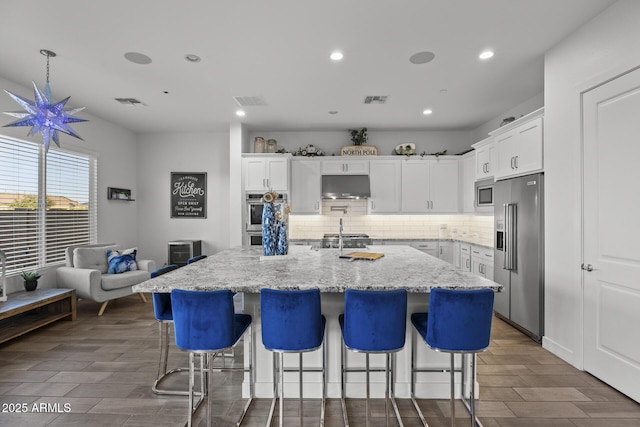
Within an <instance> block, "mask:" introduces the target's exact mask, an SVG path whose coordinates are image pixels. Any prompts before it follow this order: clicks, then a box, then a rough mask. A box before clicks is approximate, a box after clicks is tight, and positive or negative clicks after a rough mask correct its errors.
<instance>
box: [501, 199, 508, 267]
mask: <svg viewBox="0 0 640 427" xmlns="http://www.w3.org/2000/svg"><path fill="white" fill-rule="evenodd" d="M502 207H503V208H504V240H503V248H504V257H503V258H502V269H503V270H507V258H509V249H510V248H509V210H508V208H507V204H506V203H505V204H504V205H502Z"/></svg>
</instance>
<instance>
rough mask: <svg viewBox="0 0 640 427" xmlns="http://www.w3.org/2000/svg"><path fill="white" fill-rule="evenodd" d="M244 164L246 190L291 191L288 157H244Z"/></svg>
mask: <svg viewBox="0 0 640 427" xmlns="http://www.w3.org/2000/svg"><path fill="white" fill-rule="evenodd" d="M242 166H243V169H244V189H245V191H266V190H274V191H278V192H280V193H283V192H287V191H289V158H288V157H282V156H281V155H279V156H278V157H262V156H260V157H253V156H252V157H244V158H243V159H242Z"/></svg>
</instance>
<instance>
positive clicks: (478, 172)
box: [472, 138, 498, 180]
mask: <svg viewBox="0 0 640 427" xmlns="http://www.w3.org/2000/svg"><path fill="white" fill-rule="evenodd" d="M472 147H473V148H474V149H475V153H476V158H475V179H476V180H480V179H486V178H493V176H494V174H495V171H494V169H495V168H496V166H497V162H498V161H497V158H496V150H495V145H494V142H493V138H487V139H483V140H482V141H480V142H476V143H475V144H473V145H472Z"/></svg>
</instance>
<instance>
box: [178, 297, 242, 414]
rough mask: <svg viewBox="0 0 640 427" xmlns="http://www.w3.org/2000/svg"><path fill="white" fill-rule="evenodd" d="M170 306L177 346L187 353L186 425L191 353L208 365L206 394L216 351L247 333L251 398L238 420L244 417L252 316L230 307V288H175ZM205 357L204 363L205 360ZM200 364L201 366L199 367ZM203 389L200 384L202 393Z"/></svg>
mask: <svg viewBox="0 0 640 427" xmlns="http://www.w3.org/2000/svg"><path fill="white" fill-rule="evenodd" d="M171 305H172V309H173V321H174V330H175V339H176V346H178V347H179V348H181V349H182V350H186V351H188V352H189V416H188V421H187V424H188V425H189V426H190V425H191V421H192V420H191V419H192V415H193V395H194V390H193V389H194V375H195V373H194V370H195V367H194V355H195V354H196V353H198V354H200V355H201V363H203V364H205V365H206V366H207V368H208V373H207V375H206V376H207V378H208V384H209V385H208V387H207V388H206V389H207V390H209V394H211V393H212V392H213V375H212V374H213V359H214V357H215V354H216V353H217V352H222V351H225V350H227V349H230V348H232V347H234V346H235V345H236V344H237V343H238V341H239V340H240V338H241V337H242V336H243V335H245V332H249V333H248V334H246V337H247V339H246V341H245V348H247V349H248V350H249V360H250V362H249V368H248V372H249V376H250V381H249V383H250V397H249V400H248V401H247V403H246V405H245V407H244V410H243V412H242V415H241V416H240V421H239V422H238V423H240V422H241V421H242V419H243V418H244V416H245V414H246V411H247V409H248V408H249V405H250V404H251V401H252V399H253V396H254V390H253V388H254V377H253V366H254V363H253V352H252V351H251V348H252V344H251V333H250V332H251V316H250V315H248V314H236V313H235V311H234V306H233V293H232V292H231V291H229V290H213V291H192V290H184V289H174V290H172V291H171ZM205 357H206V363H205V360H204V359H205ZM201 367H202V366H201ZM217 370H223V371H242V372H246V371H247V369H245V368H244V367H241V368H233V367H223V368H218V369H217ZM203 391H204V387H203V384H201V392H203ZM212 407H213V403H212V399H211V395H209V396H208V398H207V425H208V426H210V425H211V412H212Z"/></svg>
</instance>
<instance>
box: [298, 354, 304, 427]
mask: <svg viewBox="0 0 640 427" xmlns="http://www.w3.org/2000/svg"><path fill="white" fill-rule="evenodd" d="M298 377H299V381H298V386H299V387H300V396H299V400H300V426H302V423H303V421H302V419H303V418H304V409H303V407H302V352H300V369H298Z"/></svg>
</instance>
